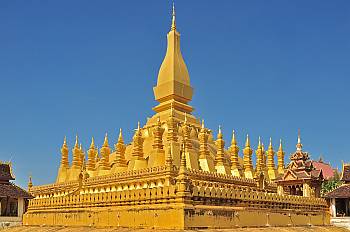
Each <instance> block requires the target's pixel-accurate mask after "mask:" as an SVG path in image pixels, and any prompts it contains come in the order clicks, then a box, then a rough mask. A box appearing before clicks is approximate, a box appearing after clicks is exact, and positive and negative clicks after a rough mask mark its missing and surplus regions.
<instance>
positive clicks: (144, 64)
mask: <svg viewBox="0 0 350 232" xmlns="http://www.w3.org/2000/svg"><path fill="white" fill-rule="evenodd" d="M176 10H177V26H178V30H179V31H180V33H181V48H182V53H183V56H184V58H185V61H186V63H187V66H188V69H189V72H190V77H191V84H192V85H193V87H194V89H195V93H194V98H193V101H192V103H191V104H192V106H194V107H195V115H196V116H199V117H200V118H204V119H205V120H206V126H208V127H209V128H212V129H214V130H216V128H217V127H218V125H222V128H223V132H224V138H225V139H226V141H227V143H229V141H230V139H231V131H232V129H235V130H236V133H237V137H238V140H239V145H240V147H242V146H243V144H244V137H245V135H246V134H247V133H249V135H250V136H251V139H252V144H253V146H254V147H255V146H256V144H257V139H258V136H259V135H260V136H262V138H263V141H264V142H265V144H266V143H268V139H269V137H270V136H271V137H272V138H273V141H274V145H275V148H277V143H278V140H279V138H282V139H283V141H284V144H285V150H286V153H287V155H289V154H290V153H291V152H293V151H294V150H295V143H296V136H297V130H298V128H300V129H301V134H302V142H303V144H304V150H306V151H309V152H310V153H311V156H312V158H315V159H318V157H319V156H320V155H321V154H322V155H323V157H324V159H325V160H326V161H327V162H328V161H329V162H331V163H332V164H333V165H338V166H340V164H341V160H345V161H348V162H349V161H350V160H349V140H350V136H349V131H350V124H349V118H350V104H349V99H350V92H349V87H350V80H349V76H350V57H349V54H350V14H349V12H350V2H349V1H346V0H344V1H340V0H339V1H336V2H334V1H280V0H275V1H258V0H256V1H253V0H252V1H231V0H225V1H224V0H222V1H209V0H208V1H205V0H202V1H184V0H178V1H176ZM170 12H171V2H170V1H164V0H153V1H133V0H129V1H82V0H81V1H78V0H77V1H65V0H63V1H16V0H14V1H0V34H1V36H0V105H1V107H0V115H1V116H0V119H1V121H0V160H4V161H7V160H10V159H11V160H12V162H13V164H14V171H15V175H16V177H17V183H18V184H20V185H22V186H26V183H27V177H28V175H29V174H30V173H31V174H32V175H33V181H34V184H46V183H51V182H53V181H54V180H55V178H56V173H57V168H58V165H59V161H60V152H59V149H60V147H61V144H62V140H63V137H64V136H65V135H67V139H68V145H69V146H70V148H71V147H72V145H73V142H74V136H75V134H78V135H79V138H80V140H81V142H82V143H83V146H84V148H85V149H87V147H88V145H89V143H90V139H91V136H94V137H95V141H96V143H97V144H98V145H99V146H100V145H101V144H102V141H103V136H104V134H105V132H108V134H109V138H110V142H111V143H112V142H115V141H116V140H117V135H118V130H119V127H122V128H123V129H124V131H125V139H126V141H130V139H131V136H132V131H133V130H132V129H133V128H135V127H136V125H137V121H138V120H140V121H141V123H145V120H146V117H148V116H151V115H152V114H153V112H152V109H151V108H152V107H153V106H155V105H156V102H155V101H154V98H153V92H152V87H153V86H154V85H155V84H156V78H157V74H158V69H159V66H160V64H161V61H162V59H163V57H164V54H165V49H166V33H167V32H168V30H169V28H170V20H171V18H170Z"/></svg>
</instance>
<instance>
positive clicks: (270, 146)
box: [269, 137, 272, 149]
mask: <svg viewBox="0 0 350 232" xmlns="http://www.w3.org/2000/svg"><path fill="white" fill-rule="evenodd" d="M270 148H272V138H271V137H270V144H269V149H270Z"/></svg>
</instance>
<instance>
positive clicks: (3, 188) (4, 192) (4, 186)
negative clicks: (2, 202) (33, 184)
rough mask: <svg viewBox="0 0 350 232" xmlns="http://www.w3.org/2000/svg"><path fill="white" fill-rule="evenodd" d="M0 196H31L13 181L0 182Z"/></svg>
mask: <svg viewBox="0 0 350 232" xmlns="http://www.w3.org/2000/svg"><path fill="white" fill-rule="evenodd" d="M0 197H12V198H33V196H32V195H30V194H29V193H28V192H27V191H25V190H24V189H21V188H20V187H18V186H17V185H15V184H13V183H0Z"/></svg>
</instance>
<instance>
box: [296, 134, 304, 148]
mask: <svg viewBox="0 0 350 232" xmlns="http://www.w3.org/2000/svg"><path fill="white" fill-rule="evenodd" d="M296 147H297V151H301V150H302V148H303V144H301V139H300V129H298V143H297V146H296Z"/></svg>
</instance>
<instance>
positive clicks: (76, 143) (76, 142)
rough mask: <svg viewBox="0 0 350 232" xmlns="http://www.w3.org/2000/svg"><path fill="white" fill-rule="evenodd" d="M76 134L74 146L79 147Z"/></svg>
mask: <svg viewBox="0 0 350 232" xmlns="http://www.w3.org/2000/svg"><path fill="white" fill-rule="evenodd" d="M78 146H79V145H78V135H76V136H75V145H74V148H79V147H78Z"/></svg>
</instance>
